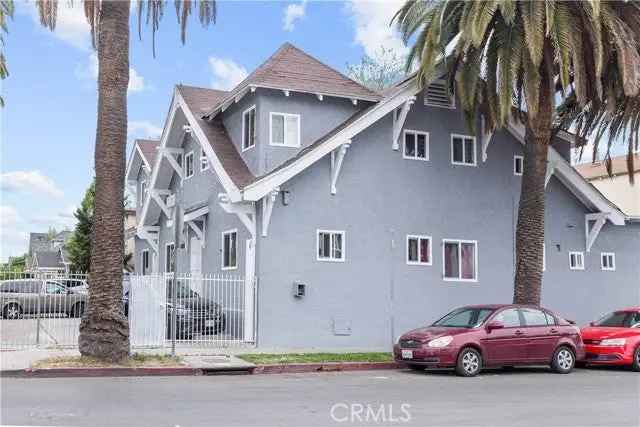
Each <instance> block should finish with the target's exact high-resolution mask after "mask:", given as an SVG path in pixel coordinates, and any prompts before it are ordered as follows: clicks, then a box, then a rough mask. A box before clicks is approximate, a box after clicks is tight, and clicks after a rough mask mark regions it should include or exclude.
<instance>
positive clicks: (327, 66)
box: [285, 42, 380, 95]
mask: <svg viewBox="0 0 640 427" xmlns="http://www.w3.org/2000/svg"><path fill="white" fill-rule="evenodd" d="M285 44H286V45H289V47H291V48H293V49H295V50H297V51H298V52H300V53H302V54H303V55H305V56H307V57H308V58H310V59H312V60H314V61H315V62H317V63H318V64H320V65H322V66H323V67H326V68H328V69H330V70H332V71H334V72H335V73H337V74H338V75H340V76H341V77H344V78H345V79H347V80H349V81H351V82H353V83H355V84H357V85H358V86H360V87H361V88H363V89H365V90H367V91H369V92H371V93H372V94H374V95H380V93H378V92H377V91H375V90H373V89H371V88H368V87H366V86H365V85H363V84H362V83H360V82H358V81H356V80H354V79H352V78H351V77H349V76H347V75H346V74H344V73H343V72H341V71H339V70H336V69H335V68H333V67H332V66H330V65H328V64H325V63H324V62H323V61H321V60H319V59H318V58H316V57H315V56H313V55H311V54H310V53H308V52H306V51H304V50H303V49H300V48H299V47H297V46H295V45H294V44H292V43H289V42H286V43H285Z"/></svg>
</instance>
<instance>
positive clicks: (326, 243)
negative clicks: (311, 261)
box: [316, 230, 345, 262]
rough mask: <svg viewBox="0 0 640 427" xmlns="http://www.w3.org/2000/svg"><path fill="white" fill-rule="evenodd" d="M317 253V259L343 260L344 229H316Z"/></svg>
mask: <svg viewBox="0 0 640 427" xmlns="http://www.w3.org/2000/svg"><path fill="white" fill-rule="evenodd" d="M316 234H317V241H316V247H317V255H318V258H317V259H318V261H336V262H343V261H344V248H345V241H344V231H336V230H318V231H317V233H316Z"/></svg>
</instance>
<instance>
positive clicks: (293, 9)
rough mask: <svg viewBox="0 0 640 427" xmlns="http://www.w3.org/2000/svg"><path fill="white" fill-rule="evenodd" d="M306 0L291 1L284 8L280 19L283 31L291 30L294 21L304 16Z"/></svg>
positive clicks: (293, 26)
mask: <svg viewBox="0 0 640 427" xmlns="http://www.w3.org/2000/svg"><path fill="white" fill-rule="evenodd" d="M306 8H307V0H302V2H301V3H292V4H290V5H288V6H287V7H286V8H285V9H284V17H283V19H282V29H283V30H285V31H293V29H294V28H295V24H296V21H299V20H301V19H302V18H304V16H305V14H306Z"/></svg>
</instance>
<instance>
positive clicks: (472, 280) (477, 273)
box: [442, 239, 479, 283]
mask: <svg viewBox="0 0 640 427" xmlns="http://www.w3.org/2000/svg"><path fill="white" fill-rule="evenodd" d="M445 243H458V263H461V262H462V243H473V244H474V245H475V250H474V251H473V263H474V269H473V271H474V272H475V273H476V277H475V278H474V279H463V278H462V277H458V278H454V277H446V276H445V274H446V273H445V271H446V264H445V263H446V255H445V252H444V247H445ZM458 271H459V273H460V276H462V266H461V265H458ZM478 276H479V272H478V241H477V240H460V239H442V279H443V280H444V281H445V282H468V283H476V282H478Z"/></svg>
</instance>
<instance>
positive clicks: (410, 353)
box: [402, 350, 413, 359]
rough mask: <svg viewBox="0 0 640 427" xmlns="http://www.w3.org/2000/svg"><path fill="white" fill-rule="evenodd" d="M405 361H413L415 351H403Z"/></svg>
mask: <svg viewBox="0 0 640 427" xmlns="http://www.w3.org/2000/svg"><path fill="white" fill-rule="evenodd" d="M402 358H403V359H413V350H402Z"/></svg>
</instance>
